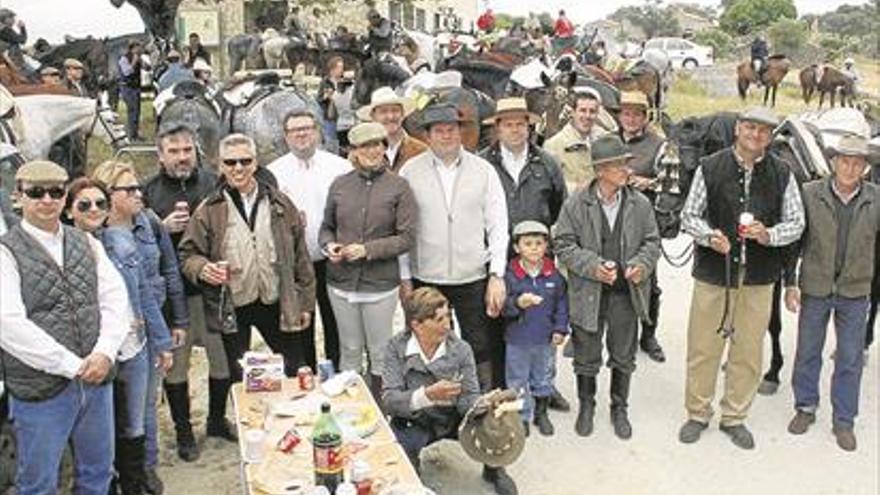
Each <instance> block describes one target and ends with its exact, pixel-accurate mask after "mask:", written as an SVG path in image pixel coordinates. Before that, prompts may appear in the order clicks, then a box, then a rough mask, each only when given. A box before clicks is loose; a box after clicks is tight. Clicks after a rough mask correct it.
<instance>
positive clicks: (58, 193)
mask: <svg viewBox="0 0 880 495" xmlns="http://www.w3.org/2000/svg"><path fill="white" fill-rule="evenodd" d="M22 192H23V193H24V195H25V196H27V197H29V198H31V199H43V198H44V197H45V196H46V195H47V194H48V195H49V197H50V198H52V199H61V198H63V197H64V194H65V193H66V192H67V191H66V190H65V189H64V188H63V187H61V186H55V187H42V186H35V187H30V188H28V189H25V190H23V191H22Z"/></svg>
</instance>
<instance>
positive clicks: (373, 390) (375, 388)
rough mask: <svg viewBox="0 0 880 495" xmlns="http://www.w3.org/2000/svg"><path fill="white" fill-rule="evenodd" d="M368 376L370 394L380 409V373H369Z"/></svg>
mask: <svg viewBox="0 0 880 495" xmlns="http://www.w3.org/2000/svg"><path fill="white" fill-rule="evenodd" d="M369 377H370V381H369V386H370V394H371V395H372V396H373V399H375V400H376V404H379V409H382V375H374V374H372V373H370V375H369Z"/></svg>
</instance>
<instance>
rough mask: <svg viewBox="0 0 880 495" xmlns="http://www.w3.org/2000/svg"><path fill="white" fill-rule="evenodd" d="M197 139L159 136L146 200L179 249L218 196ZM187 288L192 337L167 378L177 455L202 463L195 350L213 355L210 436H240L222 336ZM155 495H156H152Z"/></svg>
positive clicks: (183, 130)
mask: <svg viewBox="0 0 880 495" xmlns="http://www.w3.org/2000/svg"><path fill="white" fill-rule="evenodd" d="M195 139H196V137H195V133H194V132H193V131H192V130H191V129H190V128H189V127H186V126H185V125H182V124H169V125H168V126H167V127H165V128H163V129H160V130H159V133H158V134H157V135H156V149H157V150H158V152H159V173H157V174H156V175H155V176H153V177H152V178H151V179H149V180H148V181H147V182H146V184H145V185H144V198H145V199H146V201H147V204H148V205H149V206H150V208H152V209H153V211H155V212H156V214H157V215H159V217H160V218H162V219H163V220H162V223H163V224H164V226H165V228H166V229H167V230H168V233H169V234H170V235H171V241H172V242H173V243H174V245H175V246H176V245H177V244H178V243H179V242H180V239H181V237H183V232H184V231H185V230H186V226H187V223H188V222H189V219H190V213H191V212H193V211H195V209H196V207H197V206H198V205H199V203H201V202H202V200H203V199H204V198H205V197H206V196H207V195H208V194H209V193H210V192H211V191H212V190H213V187H214V184H215V183H216V181H217V175H216V174H215V173H214V172H212V171H211V170H208V169H206V168H202V167H199V166H198V159H197V154H196V145H195ZM183 279H184V288H185V290H186V294H187V297H188V303H189V310H190V332H189V333H187V334H184V335H181V334H178V335H173V336H172V337H173V338H174V340H175V345H176V346H177V349H176V350H175V351H174V366H173V367H172V368H171V370H170V371H169V372H168V375H167V376H166V377H165V381H164V388H165V395H166V396H167V397H168V406H169V408H170V409H171V418H172V420H173V421H174V429H175V431H176V432H177V452H178V455H179V456H180V458H181V459H183V460H184V461H188V462H190V461H194V460H196V459H198V457H199V451H198V448H197V447H196V443H195V437H194V436H193V431H192V424H191V423H190V421H191V415H190V403H189V382H188V381H187V375H188V374H189V362H190V356H191V355H192V346H193V345H194V344H195V343H200V344H201V345H202V346H204V347H205V350H206V351H207V354H208V366H209V379H208V384H209V385H208V423H207V435H208V436H209V437H220V438H225V439H227V440H230V441H233V440H236V437H235V433H234V430H233V429H232V427H231V425H230V424H229V422H228V421H227V420H226V396H227V394H228V392H229V384H230V382H229V369H228V366H227V362H226V354H225V353H224V350H223V341H222V339H221V338H220V335H219V334H210V333H208V332H207V331H206V329H205V316H206V315H205V312H204V309H203V307H202V296H201V293H200V292H199V289H198V287H196V286H194V285H192V284H190V283H189V281H188V280H187V279H186V277H183ZM151 493H155V492H151Z"/></svg>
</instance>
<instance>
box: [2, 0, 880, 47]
mask: <svg viewBox="0 0 880 495" xmlns="http://www.w3.org/2000/svg"><path fill="white" fill-rule="evenodd" d="M478 1H479V2H480V10H482V9H483V6H484V5H485V0H478ZM687 1H690V2H694V3H699V4H703V5H718V4H720V0H687ZM865 1H867V0H848V1H847V0H795V5H797V8H798V13H799V14H805V13H822V12H827V11H829V10H834V9H835V8H837V6H838V5H842V4H845V3H850V4H860V3H865ZM642 3H643V2H642V0H602V1H599V2H596V1H590V2H588V1H587V0H549V1H548V0H489V5H490V6H492V7H493V8H494V9H495V11H496V12H508V13H511V14H520V15H522V14H526V13H528V12H529V11H532V10H535V11H544V10H549V11H551V12H552V13H553V15H555V12H556V11H557V10H559V9H560V8H562V9H565V10H566V12H567V13H568V16H569V17H570V18H572V19H573V20H574V21H576V22H586V21H592V20H596V19H601V18H603V17H605V16H606V15H608V14H610V13H611V12H614V10H616V9H617V8H618V7H621V6H624V5H642ZM0 5H2V6H3V7H7V8H10V9H12V10H14V11H15V12H17V13H18V14H19V17H20V18H21V19H24V21H25V23H26V24H27V26H28V30H29V34H30V37H31V39H30V40H29V41H30V42H33V41H34V40H36V39H37V38H39V37H42V38H46V39H47V40H49V42H53V43H54V42H58V41H59V40H61V39H62V38H63V36H64V35H65V34H72V35H74V36H85V35H89V34H91V35H94V36H112V35H118V34H126V33H132V32H138V31H143V29H144V26H143V24H142V23H141V20H140V17H138V14H137V11H136V10H135V9H134V8H132V7H130V6H129V5H128V4H126V5H125V6H123V7H122V8H121V9H115V8H113V6H112V5H111V4H110V1H109V0H0ZM551 6H552V7H551Z"/></svg>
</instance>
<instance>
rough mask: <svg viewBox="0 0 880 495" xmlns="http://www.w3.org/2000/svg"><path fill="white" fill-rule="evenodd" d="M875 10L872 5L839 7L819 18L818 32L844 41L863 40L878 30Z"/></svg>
mask: <svg viewBox="0 0 880 495" xmlns="http://www.w3.org/2000/svg"><path fill="white" fill-rule="evenodd" d="M875 10H876V7H875V6H872V5H841V6H840V7H838V8H837V10H834V11H833V12H828V13H827V14H824V15H822V16H821V17H819V30H820V31H822V32H825V33H830V34H833V35H835V36H839V37H841V38H844V39H846V38H857V39H859V40H861V39H864V38H866V37H867V36H868V35H870V34H871V33H873V32H874V31H876V30H878V29H880V27H878V25H877V17H876V13H875Z"/></svg>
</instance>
